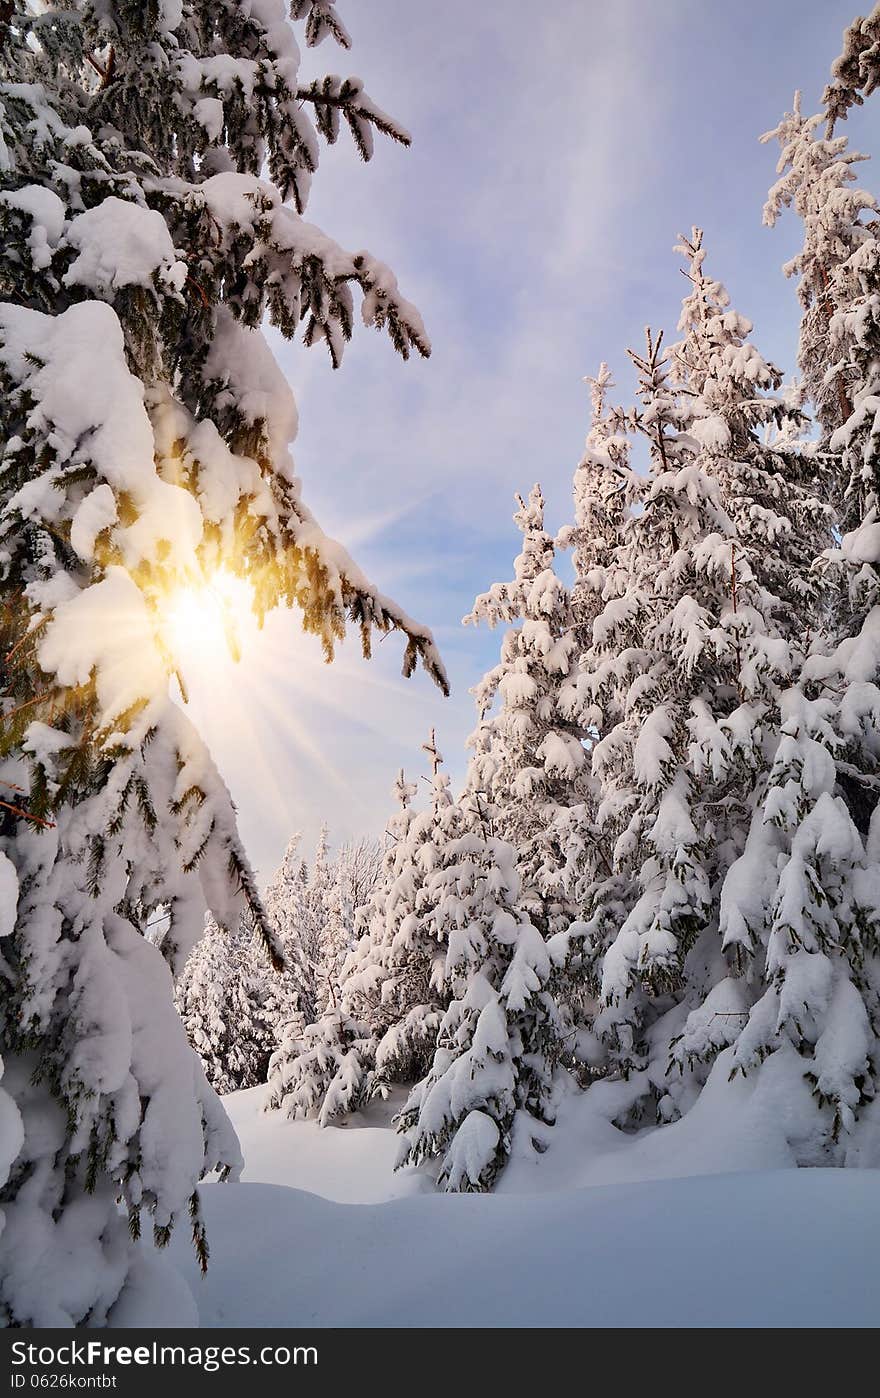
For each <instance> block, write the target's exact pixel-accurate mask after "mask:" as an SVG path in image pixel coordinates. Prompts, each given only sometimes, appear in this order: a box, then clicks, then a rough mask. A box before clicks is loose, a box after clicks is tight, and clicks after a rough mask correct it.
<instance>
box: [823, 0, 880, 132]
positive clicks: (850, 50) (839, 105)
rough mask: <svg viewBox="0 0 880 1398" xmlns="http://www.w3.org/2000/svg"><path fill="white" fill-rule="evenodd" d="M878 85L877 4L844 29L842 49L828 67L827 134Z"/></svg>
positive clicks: (879, 14) (879, 16)
mask: <svg viewBox="0 0 880 1398" xmlns="http://www.w3.org/2000/svg"><path fill="white" fill-rule="evenodd" d="M878 86H880V5H875V6H874V8H873V10H872V11H871V13H870V14H869V15H868V17H867V18H865V17H864V16H862V15H859V16H858V18H857V19H854V20H853V22H852V24H851V25H849V26H848V28H847V29H845V30H844V33H843V50H842V52H841V53H840V55H839V56H838V57H837V58H836V59H835V60H834V62H833V63H832V65H831V82H830V83H829V84H828V86H827V87H826V89H825V91H824V92H823V94H822V106H823V107H824V108H825V112H826V114H827V119H828V135H829V136H832V135H833V134H834V125H835V122H838V121H846V119H847V117H848V116H849V111H850V108H851V107H861V105H862V103H863V102H864V100H865V98H866V97H870V95H871V93H872V92H873V91H874V90H875V88H876V87H878Z"/></svg>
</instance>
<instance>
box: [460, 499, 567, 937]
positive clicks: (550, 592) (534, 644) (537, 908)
mask: <svg viewBox="0 0 880 1398" xmlns="http://www.w3.org/2000/svg"><path fill="white" fill-rule="evenodd" d="M517 501H518V503H519V509H518V510H517V512H516V514H515V515H514V521H515V523H516V524H517V526H518V528H519V529H520V530H521V532H522V536H523V538H522V550H521V552H520V553H519V555H518V556H517V558H516V560H515V562H514V577H513V579H512V580H511V581H510V582H505V583H494V584H493V586H492V587H491V588H490V589H489V591H488V592H485V593H482V594H481V595H480V596H479V597H478V598H477V599H476V601H475V602H474V606H473V610H472V611H471V612H470V614H469V615H468V616H466V617H465V619H464V620H465V624H466V625H467V624H468V623H473V624H476V623H478V622H481V621H485V622H487V623H488V624H489V625H490V626H492V627H494V626H497V625H499V624H502V625H506V626H507V627H508V628H509V629H508V630H507V631H506V632H505V635H504V639H503V641H502V643H501V658H500V661H499V663H498V664H497V665H496V666H494V668H493V669H491V670H490V671H489V672H488V673H487V674H486V675H485V676H484V677H483V679H482V680H481V681H480V683H479V684H478V685H477V686H476V687H475V688H474V690H473V694H474V697H475V699H476V703H477V711H478V715H479V725H478V727H477V730H476V732H475V733H474V734H473V735H472V737H471V738H470V739H469V745H470V746H471V747H472V748H473V756H472V758H471V761H470V764H469V768H468V776H467V788H468V790H469V791H470V792H472V793H473V794H474V796H475V798H477V799H479V798H480V797H482V798H483V799H484V800H485V801H486V802H487V803H488V806H489V807H490V808H491V810H492V820H493V825H494V830H495V833H497V834H498V835H499V836H500V837H501V838H503V839H505V840H508V841H509V842H510V843H511V844H512V845H513V846H514V848H515V849H516V852H517V861H518V868H519V872H520V877H521V880H522V893H521V895H520V896H521V903H522V907H523V908H524V909H526V910H527V912H528V914H529V916H530V917H531V919H532V921H533V922H534V923H535V924H536V926H538V927H539V928H541V930H542V931H543V932H544V933H545V934H547V935H549V934H552V933H553V932H556V931H559V930H561V929H563V928H564V927H565V926H566V924H567V922H568V920H570V918H571V916H572V907H571V900H570V898H569V896H568V892H567V890H566V887H565V882H564V878H563V873H564V863H565V861H564V857H563V854H562V851H561V849H560V846H559V836H558V820H559V817H560V812H561V811H563V810H564V809H565V808H567V807H568V806H571V805H573V804H574V803H575V802H576V801H578V799H579V797H580V795H581V788H582V783H583V779H584V778H585V775H586V772H587V765H588V764H587V755H586V752H585V748H584V743H585V740H586V739H587V736H588V730H587V728H586V726H585V725H584V724H583V723H582V722H581V721H580V717H579V711H578V710H579V706H578V671H577V637H576V634H575V632H576V628H575V623H574V618H573V614H572V607H571V598H570V596H569V592H568V588H567V587H566V586H565V584H564V583H563V582H562V580H561V579H560V577H559V576H558V574H557V573H556V572H555V569H554V561H555V544H554V541H553V538H552V536H551V535H550V534H548V533H547V531H546V529H545V528H544V497H543V495H542V494H541V488H540V486H538V485H536V486H534V487H533V489H532V491H531V492H530V494H529V498H528V500H527V501H525V500H523V499H522V497H521V496H517ZM496 700H497V709H494V708H493V706H495V705H496Z"/></svg>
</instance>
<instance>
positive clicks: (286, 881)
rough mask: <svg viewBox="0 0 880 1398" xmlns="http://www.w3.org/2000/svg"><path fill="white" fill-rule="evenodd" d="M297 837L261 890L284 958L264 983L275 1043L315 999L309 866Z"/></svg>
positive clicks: (304, 1019)
mask: <svg viewBox="0 0 880 1398" xmlns="http://www.w3.org/2000/svg"><path fill="white" fill-rule="evenodd" d="M300 843H301V836H300V835H299V833H297V834H294V835H292V836H291V837H290V839H289V841H288V843H287V848H286V849H285V851H284V855H283V857H282V860H281V863H280V864H279V865H278V868H277V869H276V870H275V873H274V874H273V875H272V878H271V879H270V881H269V884H268V885H267V887H266V891H265V893H264V895H263V906H264V908H265V910H266V917H267V918H268V920H269V923H270V924H271V926H272V929H273V931H274V933H275V935H276V937H277V938H278V943H279V945H280V947H281V951H282V955H283V957H284V966H285V969H284V970H283V971H281V972H280V973H279V972H276V974H275V975H274V976H273V978H272V979H271V981H267V983H266V993H267V995H269V996H271V1001H272V1024H273V1029H274V1037H275V1042H276V1043H277V1042H278V1040H279V1038H280V1037H281V1035H282V1034H283V1033H287V1032H290V1028H291V1027H292V1026H296V1027H297V1029H299V1030H301V1029H303V1028H304V1027H305V1025H307V1024H309V1023H311V1021H312V1020H313V1019H314V1017H315V1013H316V1009H315V1007H316V1005H317V1001H318V981H317V972H316V959H315V956H314V954H313V948H312V946H311V943H310V940H309V938H308V936H307V933H308V930H309V923H308V920H307V918H306V887H307V884H308V877H309V870H308V865H307V864H306V861H305V860H304V859H302V858H301V857H300Z"/></svg>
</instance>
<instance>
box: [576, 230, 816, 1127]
mask: <svg viewBox="0 0 880 1398" xmlns="http://www.w3.org/2000/svg"><path fill="white" fill-rule="evenodd" d="M680 250H682V251H684V253H685V255H686V256H687V258H688V260H689V264H690V265H689V268H688V275H689V277H690V280H691V291H690V292H689V294H688V296H687V297H686V298H685V300H684V303H683V307H682V316H681V320H680V322H679V328H680V330H681V331H682V339H681V341H680V342H679V343H678V344H677V345H675V346H673V347H672V348H671V350H670V351H669V352H668V354H667V356H666V357H665V359H664V357H663V356H661V355H660V354H659V353H658V342H657V341H656V340H654V339H653V337H649V343H648V352H647V355H646V356H644V357H643V356H634V358H635V359H636V363H637V367H638V368H639V371H640V375H641V383H642V409H641V412H640V414H638V415H637V417H636V419H635V420H636V423H637V425H638V426H639V427H641V429H642V430H643V431H645V432H646V434H647V435H648V437H649V441H650V443H651V447H652V471H651V476H650V478H649V480H648V483H647V486H646V489H645V494H644V507H643V509H642V510H641V511H639V512H636V513H635V514H634V515H633V516H632V517H631V518H630V520H629V521H627V523H626V525H625V528H624V530H623V534H622V538H621V543H620V553H621V558H622V562H623V564H624V565H625V566H626V567H627V568H628V569H629V570H630V582H629V587H628V589H627V590H626V592H625V593H623V594H622V595H621V596H620V597H618V598H614V599H612V601H611V602H610V603H609V605H608V606H607V607H606V609H605V611H604V612H603V614H602V615H601V616H600V617H599V618H597V620H596V622H595V624H594V628H593V646H592V648H591V650H590V651H588V652H587V653H586V654H585V656H584V658H583V678H584V683H585V687H586V689H587V691H588V693H589V694H590V697H591V698H592V700H593V701H594V702H595V704H596V705H597V706H598V708H599V710H600V712H601V715H602V717H601V719H600V721H599V722H598V724H597V727H598V729H599V733H600V738H599V741H598V742H597V744H596V746H595V749H594V752H593V774H594V776H595V777H596V778H597V779H598V781H599V784H600V791H599V806H598V813H597V814H598V823H599V827H600V830H601V832H602V833H603V835H604V838H605V841H606V843H607V848H608V849H609V850H611V851H612V862H613V866H614V870H615V874H616V877H615V878H608V877H604V878H603V879H602V881H601V882H600V884H599V885H598V887H597V889H596V892H595V894H594V896H593V897H592V898H589V899H588V900H587V906H586V909H585V911H586V913H587V914H588V915H589V923H588V927H589V929H590V930H589V933H588V936H587V939H586V949H587V954H588V957H591V958H592V960H593V964H594V965H595V967H596V971H597V979H598V981H599V989H600V993H601V999H602V1003H603V1008H602V1010H601V1012H600V1014H599V1015H598V1017H597V1019H596V1023H595V1027H596V1029H597V1030H598V1032H599V1034H600V1035H601V1037H602V1038H603V1039H604V1040H605V1041H606V1043H607V1044H608V1047H609V1054H610V1064H611V1065H612V1066H613V1068H614V1069H616V1070H618V1071H620V1072H622V1073H623V1074H624V1075H629V1074H632V1073H633V1072H634V1071H635V1070H644V1071H643V1072H641V1073H640V1074H639V1076H638V1081H637V1082H636V1086H635V1089H634V1094H633V1097H634V1103H638V1100H639V1097H640V1096H642V1095H644V1094H648V1095H649V1096H652V1097H653V1098H654V1100H655V1101H659V1103H660V1111H661V1116H662V1117H663V1118H668V1117H669V1116H670V1115H674V1114H675V1112H676V1111H677V1107H676V1104H675V1100H674V1094H675V1092H676V1088H675V1086H674V1085H673V1088H672V1091H673V1097H672V1098H670V1097H669V1092H670V1085H669V1080H668V1075H667V1072H666V1068H667V1060H668V1051H669V1041H670V1039H671V1038H673V1037H674V1036H675V1034H676V1033H677V1032H678V1030H679V1029H680V1027H681V1025H682V1024H683V1022H684V1017H685V1015H686V1013H687V1008H688V1006H689V1005H696V1004H698V1003H700V1002H701V1001H702V999H703V997H704V996H705V995H706V993H707V992H708V990H709V989H710V988H711V987H712V986H714V985H715V984H716V983H717V982H718V981H719V980H721V979H723V978H724V977H725V976H726V974H727V971H728V969H729V968H728V964H727V960H726V956H725V949H724V947H723V946H722V939H721V936H720V935H719V922H718V919H719V906H718V898H719V891H720V887H721V883H722V881H723V878H724V876H725V874H726V872H727V870H728V869H729V868H730V866H731V864H732V863H733V862H734V860H735V859H736V858H737V857H738V855H739V854H740V853H741V852H742V850H743V848H744V846H745V842H746V838H747V834H748V830H749V822H750V817H751V811H752V808H753V804H754V799H755V797H754V795H753V793H754V792H755V791H756V790H757V791H758V792H760V791H761V790H762V789H763V787H764V786H765V785H766V780H767V772H768V770H769V766H770V764H771V763H772V760H773V754H774V752H775V749H776V745H777V743H778V740H779V732H780V725H781V722H782V713H781V708H780V704H781V700H780V695H781V693H782V691H783V690H785V689H786V688H787V687H788V686H789V685H790V684H791V682H792V680H793V678H794V677H795V676H796V675H797V673H798V671H799V668H800V665H801V663H802V660H803V656H804V653H805V650H806V648H807V643H808V639H809V638H808V636H807V635H806V634H805V629H804V614H805V612H808V611H809V609H810V606H811V604H812V603H813V598H814V594H815V584H814V583H811V581H810V579H809V576H808V569H809V563H810V560H811V558H812V557H813V556H814V555H815V553H816V552H817V551H818V549H819V548H820V547H821V543H822V542H823V540H824V539H825V538H827V531H828V527H829V526H828V508H827V506H825V505H823V504H822V503H821V501H819V500H818V499H817V498H816V496H815V495H814V493H813V490H812V488H811V483H810V476H811V474H812V472H813V469H814V464H813V462H812V460H809V461H807V462H803V461H801V460H800V459H799V458H798V456H797V455H796V454H795V453H792V452H788V453H786V452H785V451H783V450H782V449H781V448H776V449H772V448H768V447H767V446H766V445H765V444H764V442H763V441H762V440H761V436H762V432H761V429H762V428H763V426H764V425H765V424H766V423H767V422H768V421H770V420H772V419H773V417H774V416H775V415H783V414H787V413H788V412H789V408H788V405H787V404H785V403H784V402H782V401H780V400H779V399H778V398H777V397H776V396H775V394H774V390H775V389H776V388H777V387H778V386H779V383H780V379H781V376H780V374H779V371H778V370H776V369H775V368H774V367H773V366H772V365H770V364H768V363H767V362H766V361H765V360H764V359H763V358H762V356H761V355H760V354H759V352H758V351H757V349H756V348H755V347H754V345H753V344H752V343H751V342H750V341H749V339H748V335H749V333H750V331H751V326H750V324H749V322H748V321H746V320H744V318H743V317H742V316H740V315H739V314H738V313H737V312H735V311H733V310H732V309H731V308H730V306H729V300H728V297H727V294H726V292H725V291H724V288H723V287H722V286H721V285H720V283H718V282H716V281H714V280H712V279H711V278H709V277H707V275H706V273H705V271H704V267H703V262H704V250H703V247H702V237H701V235H700V233H699V230H695V231H694V234H693V236H692V238H691V239H682V242H681V244H680ZM670 370H671V371H672V373H674V375H675V377H674V379H673V380H672V382H671V383H670V379H669V373H670ZM621 876H622V877H621ZM622 913H625V914H626V915H625V917H624V918H623V920H622V921H621V920H620V919H621V914H622ZM726 1023H727V1024H728V1025H732V1024H733V1021H732V1020H729V1021H726ZM732 1036H733V1034H732V1030H731V1037H732ZM667 1099H668V1100H667Z"/></svg>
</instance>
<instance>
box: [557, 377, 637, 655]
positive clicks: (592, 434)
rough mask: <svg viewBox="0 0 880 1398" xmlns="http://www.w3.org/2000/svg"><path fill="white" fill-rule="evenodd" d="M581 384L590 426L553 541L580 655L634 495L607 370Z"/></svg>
mask: <svg viewBox="0 0 880 1398" xmlns="http://www.w3.org/2000/svg"><path fill="white" fill-rule="evenodd" d="M584 382H585V383H587V384H589V386H590V400H591V404H592V409H593V414H592V422H591V424H590V430H589V432H588V434H587V440H586V444H585V447H584V454H583V456H582V457H581V459H580V461H579V463H578V466H577V469H576V470H575V473H574V479H573V481H572V497H573V505H574V524H573V525H567V526H565V527H564V528H563V529H561V530H560V531H559V535H558V538H557V542H558V544H559V545H560V546H561V547H562V548H570V549H571V550H572V555H573V563H574V574H575V581H574V586H573V588H572V591H571V611H572V619H573V624H574V628H575V629H574V634H575V639H576V642H577V650H578V653H579V654H580V653H581V652H583V651H584V650H586V648H587V646H588V645H589V644H590V641H591V639H592V628H593V622H594V620H595V619H596V616H597V615H598V613H599V612H600V611H601V609H602V605H603V602H605V601H608V600H609V596H610V593H609V589H613V588H614V586H615V582H614V576H613V573H612V572H611V571H610V565H611V564H612V563H613V562H614V560H615V557H616V546H617V540H618V536H619V533H620V530H621V528H622V527H623V523H624V521H625V519H626V518H627V515H628V514H629V511H630V507H631V505H632V503H633V500H634V499H635V498H636V494H637V486H636V484H635V482H634V480H633V476H632V472H631V470H630V465H629V458H630V442H629V436H628V430H629V424H628V421H627V415H626V413H625V412H624V410H623V409H622V408H619V407H613V406H609V404H608V393H609V391H610V390H611V389H612V388H614V380H613V379H612V377H611V373H610V370H609V368H608V365H607V364H605V363H602V364H600V365H599V372H598V374H597V375H596V377H595V378H594V379H593V378H586V379H585V380H584Z"/></svg>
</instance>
